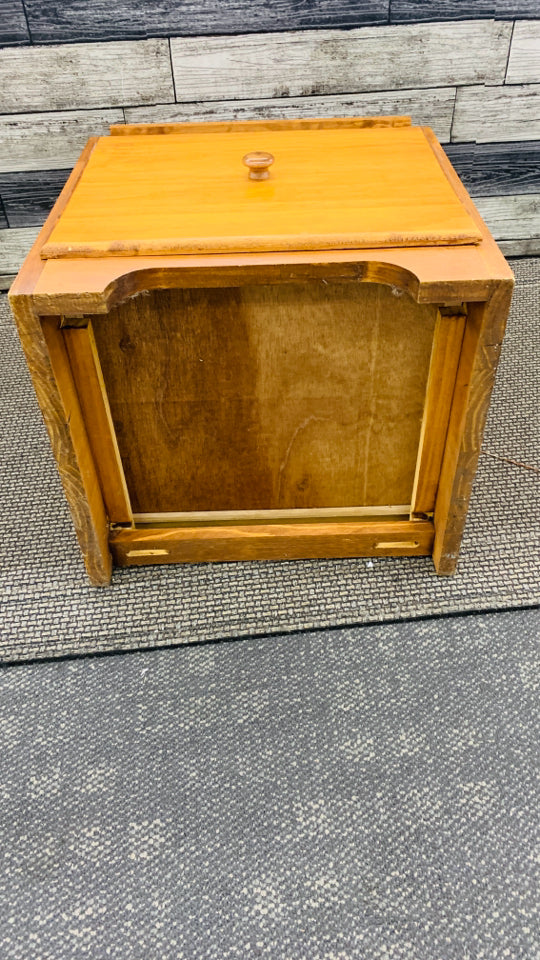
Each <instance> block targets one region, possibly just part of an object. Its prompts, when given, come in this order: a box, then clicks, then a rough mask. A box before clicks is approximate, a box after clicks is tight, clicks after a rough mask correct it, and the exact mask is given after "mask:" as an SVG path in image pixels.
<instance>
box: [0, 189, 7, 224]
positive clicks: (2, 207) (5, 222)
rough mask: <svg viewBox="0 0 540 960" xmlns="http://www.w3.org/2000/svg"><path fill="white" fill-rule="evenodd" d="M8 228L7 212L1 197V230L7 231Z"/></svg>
mask: <svg viewBox="0 0 540 960" xmlns="http://www.w3.org/2000/svg"><path fill="white" fill-rule="evenodd" d="M7 227H8V222H7V217H6V211H5V210H4V205H3V203H2V198H1V197H0V230H6V229H7Z"/></svg>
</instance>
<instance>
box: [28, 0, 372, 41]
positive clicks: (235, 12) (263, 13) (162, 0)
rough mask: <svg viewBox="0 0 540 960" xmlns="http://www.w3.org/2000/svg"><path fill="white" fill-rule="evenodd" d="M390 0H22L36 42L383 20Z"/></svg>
mask: <svg viewBox="0 0 540 960" xmlns="http://www.w3.org/2000/svg"><path fill="white" fill-rule="evenodd" d="M388 5H389V0H310V2H309V3H302V2H300V0H292V2H291V0H251V2H250V3H246V2H245V0H227V3H219V2H216V0H211V2H209V0H202V2H201V0H199V2H195V0H181V2H174V0H139V2H138V3H130V2H127V0H62V3H61V4H59V3H57V2H54V0H26V9H27V12H28V22H29V24H30V29H31V31H32V36H33V38H34V42H35V43H66V42H73V41H78V40H93V41H95V40H112V39H116V38H127V37H130V38H132V37H147V36H150V37H152V36H154V37H164V36H175V35H184V36H186V35H190V36H199V35H201V36H203V35H205V34H216V33H223V34H229V33H249V32H251V31H263V30H268V31H278V30H279V31H281V30H301V29H314V28H320V27H336V28H345V29H349V28H350V27H356V26H360V25H362V24H368V23H371V24H375V23H386V22H387V20H388Z"/></svg>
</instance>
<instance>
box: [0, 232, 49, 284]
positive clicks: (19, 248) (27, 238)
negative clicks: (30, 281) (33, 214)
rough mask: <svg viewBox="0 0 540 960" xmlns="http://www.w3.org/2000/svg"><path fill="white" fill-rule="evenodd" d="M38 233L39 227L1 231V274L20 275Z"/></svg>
mask: <svg viewBox="0 0 540 960" xmlns="http://www.w3.org/2000/svg"><path fill="white" fill-rule="evenodd" d="M38 233H39V229H38V227H24V228H23V229H21V230H0V274H14V273H18V271H19V269H20V267H21V265H22V262H23V260H24V258H25V257H26V254H27V253H28V251H29V250H30V247H31V246H32V244H33V242H34V240H35V239H36V237H37V235H38Z"/></svg>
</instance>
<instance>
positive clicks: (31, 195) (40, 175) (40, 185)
mask: <svg viewBox="0 0 540 960" xmlns="http://www.w3.org/2000/svg"><path fill="white" fill-rule="evenodd" d="M70 172H71V171H70V170H43V171H39V172H36V171H28V170H24V171H22V172H17V173H0V198H1V200H2V203H3V206H4V210H5V213H6V217H7V221H8V223H9V226H10V227H34V226H38V227H40V226H41V225H42V223H44V222H45V220H46V219H47V217H48V215H49V213H50V212H51V210H52V208H53V206H54V204H55V203H56V200H57V198H58V196H59V194H60V191H61V190H62V187H63V186H64V184H65V182H66V180H67V178H68V177H69V174H70Z"/></svg>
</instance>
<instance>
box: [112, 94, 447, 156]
mask: <svg viewBox="0 0 540 960" xmlns="http://www.w3.org/2000/svg"><path fill="white" fill-rule="evenodd" d="M454 99H455V89H454V87H446V88H443V87H438V88H437V89H435V90H429V89H427V90H392V91H390V92H388V93H360V94H355V95H352V96H347V95H343V96H340V97H286V98H282V99H278V100H225V101H220V100H217V101H216V100H212V101H209V102H206V103H185V104H177V105H174V104H171V105H169V104H164V105H160V106H156V107H132V108H130V109H128V110H126V120H127V122H128V123H175V122H182V121H189V120H202V121H211V120H258V119H270V118H272V119H275V118H280V117H354V116H360V117H361V116H377V115H389V114H390V115H391V114H404V115H405V116H410V117H412V120H413V123H418V124H424V125H426V126H429V127H432V128H433V130H434V131H435V133H436V135H437V136H438V137H439V139H440V140H442V141H443V142H448V141H449V140H450V127H451V123H452V113H453V109H454Z"/></svg>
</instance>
